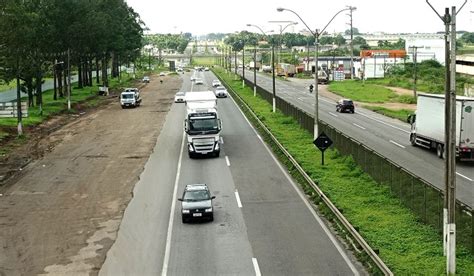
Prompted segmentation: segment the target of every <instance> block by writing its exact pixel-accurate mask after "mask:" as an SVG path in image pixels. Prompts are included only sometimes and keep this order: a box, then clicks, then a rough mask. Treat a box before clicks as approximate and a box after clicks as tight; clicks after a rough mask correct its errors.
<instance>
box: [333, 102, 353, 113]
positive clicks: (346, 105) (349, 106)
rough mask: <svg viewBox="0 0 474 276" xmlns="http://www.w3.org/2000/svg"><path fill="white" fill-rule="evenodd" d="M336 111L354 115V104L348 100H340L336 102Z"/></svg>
mask: <svg viewBox="0 0 474 276" xmlns="http://www.w3.org/2000/svg"><path fill="white" fill-rule="evenodd" d="M336 111H337V112H350V113H354V102H353V101H352V100H350V99H341V100H339V101H338V102H337V105H336Z"/></svg>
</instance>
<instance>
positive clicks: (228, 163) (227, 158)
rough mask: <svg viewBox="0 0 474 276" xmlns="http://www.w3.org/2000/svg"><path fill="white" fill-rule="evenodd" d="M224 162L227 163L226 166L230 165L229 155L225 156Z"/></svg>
mask: <svg viewBox="0 0 474 276" xmlns="http://www.w3.org/2000/svg"><path fill="white" fill-rule="evenodd" d="M225 162H226V163H227V167H230V161H229V156H227V155H226V156H225Z"/></svg>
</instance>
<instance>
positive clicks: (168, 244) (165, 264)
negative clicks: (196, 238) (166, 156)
mask: <svg viewBox="0 0 474 276" xmlns="http://www.w3.org/2000/svg"><path fill="white" fill-rule="evenodd" d="M185 137H186V135H185V134H184V133H183V139H182V141H181V151H180V153H179V159H178V168H177V170H176V178H175V181H174V190H173V199H172V201H171V211H170V219H169V221H168V232H167V234H166V247H165V257H164V258H163V267H162V269H161V275H162V276H166V275H167V274H168V263H169V260H170V252H171V234H172V232H173V222H174V211H175V208H176V195H177V193H178V183H179V176H180V173H181V162H182V160H183V149H184V140H185Z"/></svg>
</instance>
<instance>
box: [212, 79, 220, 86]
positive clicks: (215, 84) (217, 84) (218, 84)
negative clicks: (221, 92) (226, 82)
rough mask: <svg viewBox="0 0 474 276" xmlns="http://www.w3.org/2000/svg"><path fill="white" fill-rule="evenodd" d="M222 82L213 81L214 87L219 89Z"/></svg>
mask: <svg viewBox="0 0 474 276" xmlns="http://www.w3.org/2000/svg"><path fill="white" fill-rule="evenodd" d="M221 85H222V84H221V82H220V81H219V80H213V81H212V87H217V86H221Z"/></svg>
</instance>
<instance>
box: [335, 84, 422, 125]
mask: <svg viewBox="0 0 474 276" xmlns="http://www.w3.org/2000/svg"><path fill="white" fill-rule="evenodd" d="M328 88H329V91H331V92H332V93H335V94H338V95H341V96H343V97H346V98H350V99H352V100H354V101H358V102H362V103H371V104H374V103H406V104H413V103H416V100H415V98H414V97H413V96H411V95H398V94H396V93H395V92H393V91H392V90H390V89H388V88H385V87H383V86H381V85H379V84H374V83H373V82H365V83H364V82H363V81H360V80H345V81H341V82H332V83H330V84H329V87H328ZM364 108H367V109H371V110H373V111H375V112H378V113H381V114H383V115H386V116H389V117H392V118H396V119H399V120H402V121H406V118H407V116H408V115H409V114H412V113H413V111H411V110H407V109H389V108H384V107H379V106H373V105H371V106H369V105H364Z"/></svg>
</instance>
